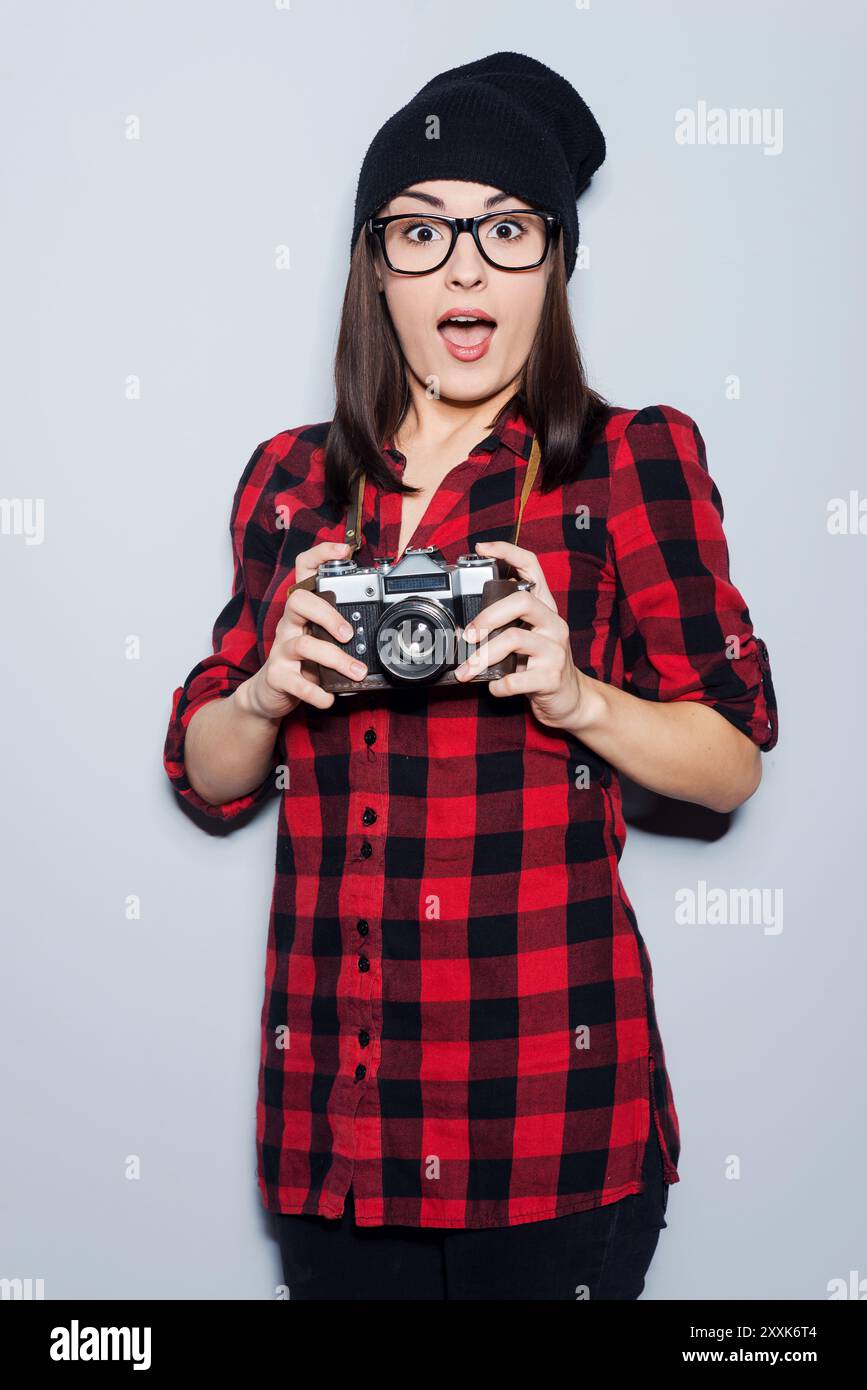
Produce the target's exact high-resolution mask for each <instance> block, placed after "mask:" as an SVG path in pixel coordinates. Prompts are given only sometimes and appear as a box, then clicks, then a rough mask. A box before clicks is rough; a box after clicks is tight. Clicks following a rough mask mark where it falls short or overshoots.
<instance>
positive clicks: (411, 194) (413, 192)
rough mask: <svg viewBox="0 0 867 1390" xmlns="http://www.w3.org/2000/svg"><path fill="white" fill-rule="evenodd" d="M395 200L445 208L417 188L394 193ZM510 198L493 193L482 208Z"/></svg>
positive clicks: (504, 201)
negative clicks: (406, 199)
mask: <svg viewBox="0 0 867 1390" xmlns="http://www.w3.org/2000/svg"><path fill="white" fill-rule="evenodd" d="M395 198H419V199H420V200H421V202H423V203H427V205H428V207H432V208H444V207H445V203H444V202H443V200H442V198H435V197H434V195H433V194H432V193H422V191H421V189H417V188H406V189H404V190H403V192H402V193H396V194H395ZM510 198H511V194H510V193H494V194H493V195H492V196H491V197H490V198H486V199H485V201H484V204H483V206H484V207H486V208H494V207H496V206H497V204H498V203H507V202H508V201H509V199H510ZM519 201H520V200H519Z"/></svg>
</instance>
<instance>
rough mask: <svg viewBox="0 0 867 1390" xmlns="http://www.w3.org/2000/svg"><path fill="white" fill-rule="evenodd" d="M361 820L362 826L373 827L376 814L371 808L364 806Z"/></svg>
mask: <svg viewBox="0 0 867 1390" xmlns="http://www.w3.org/2000/svg"><path fill="white" fill-rule="evenodd" d="M361 819H362V823H363V824H364V825H373V822H374V821H375V820H376V812H375V811H374V809H373V807H372V806H365V808H364V811H363V813H362V817H361Z"/></svg>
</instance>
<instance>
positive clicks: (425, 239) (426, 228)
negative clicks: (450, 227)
mask: <svg viewBox="0 0 867 1390" xmlns="http://www.w3.org/2000/svg"><path fill="white" fill-rule="evenodd" d="M398 225H399V226H400V234H401V236H402V237H403V238H404V239H405V240H406V241H411V242H414V243H415V245H416V246H429V245H430V244H431V242H432V241H442V232H440V231H439V229H438V228H437V227H434V226H433V225H432V224H431V223H430V222H423V221H419V222H410V223H405V222H401V223H399V224H398ZM416 232H419V233H422V234H423V235H420V236H416V235H415V233H416Z"/></svg>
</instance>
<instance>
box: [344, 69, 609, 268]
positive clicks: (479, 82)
mask: <svg viewBox="0 0 867 1390" xmlns="http://www.w3.org/2000/svg"><path fill="white" fill-rule="evenodd" d="M431 116H435V117H437V120H438V127H434V128H432V127H431V125H430V118H431ZM431 133H435V134H437V135H438V138H436V139H432V138H429V135H430V134H431ZM604 158H605V139H604V137H603V134H602V131H601V130H600V129H599V126H598V124H597V122H596V120H595V118H594V116H593V113H592V112H591V111H590V108H589V107H588V106H587V104H586V102H584V101H583V100H582V98H581V97H580V96H579V95H578V93H577V92H576V90H575V88H574V87H573V86H572V84H571V83H570V82H567V80H566V78H565V77H561V76H560V75H559V73H556V72H554V71H553V70H552V69H551V68H549V67H547V66H546V65H545V64H544V63H540V62H539V61H538V59H536V58H529V57H527V55H526V54H524V53H492V54H490V55H489V56H488V57H487V58H479V59H478V60H477V61H476V62H474V63H465V64H464V66H463V67H459V68H451V69H449V71H448V72H442V73H440V74H439V76H438V77H433V78H431V80H430V82H428V83H426V84H425V86H424V87H422V88H421V90H420V91H419V92H417V93H416V95H415V96H414V97H413V98H412V100H411V101H409V102H407V104H406V106H403V107H401V109H400V110H399V111H397V112H396V113H395V114H394V115H393V116H391V117H390V118H389V119H388V120H387V121H386V122H385V124H384V125H383V126H382V128H381V129H380V130H379V131H378V132H377V134H376V135H375V136H374V138H373V140H372V142H371V144H370V147H369V148H368V151H367V153H366V155H365V156H364V162H363V164H362V166H361V174H360V175H359V179H358V189H357V192H356V195H355V220H354V225H353V229H352V241H351V246H353V247H354V246H355V243H356V241H357V239H358V235H359V233H360V231H361V229H362V227H363V226H364V223H365V221H366V220H367V218H368V217H372V216H373V215H374V213H375V212H376V211H377V210H378V209H379V208H381V207H382V206H383V204H384V203H387V202H388V201H389V199H391V198H394V197H395V196H396V195H397V194H398V193H400V192H401V191H402V190H403V189H404V188H407V187H409V186H410V185H411V184H413V183H420V182H421V181H422V180H425V179H467V180H470V181H471V182H473V183H487V184H491V185H493V186H494V187H495V188H501V189H503V191H504V192H506V193H511V194H513V195H514V197H516V198H521V199H522V200H523V201H524V202H526V203H536V204H538V205H540V206H542V207H546V208H550V209H551V210H552V211H554V212H559V213H560V215H561V217H562V219H563V236H564V248H563V249H564V255H565V262H566V278H567V280H568V279H569V278H570V276H571V274H572V271H573V270H574V269H575V260H576V258H577V255H578V214H577V210H576V207H575V203H576V199H577V197H578V195H579V193H580V192H581V191H582V189H584V188H585V187H586V186H587V184H588V183H589V182H590V179H591V178H592V176H593V174H594V173H595V172H596V170H597V169H598V168H599V165H600V164H601V163H602V161H603V160H604Z"/></svg>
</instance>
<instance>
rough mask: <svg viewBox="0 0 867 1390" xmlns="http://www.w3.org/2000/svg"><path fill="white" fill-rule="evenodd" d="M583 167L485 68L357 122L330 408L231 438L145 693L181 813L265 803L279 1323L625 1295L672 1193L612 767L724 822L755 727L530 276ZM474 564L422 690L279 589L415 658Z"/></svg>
mask: <svg viewBox="0 0 867 1390" xmlns="http://www.w3.org/2000/svg"><path fill="white" fill-rule="evenodd" d="M604 149H605V147H604V141H603V138H602V134H601V131H600V130H599V127H598V126H597V124H596V122H595V120H594V118H593V117H592V115H591V113H590V112H589V110H588V108H587V107H586V105H585V104H584V102H583V101H582V99H581V98H580V96H579V95H578V93H577V92H575V91H574V89H573V88H572V87H571V85H570V84H569V83H568V82H566V81H565V79H563V78H562V77H559V76H558V75H557V74H556V73H553V72H552V71H551V70H550V69H549V68H547V67H545V66H544V65H543V64H541V63H538V62H536V61H535V60H533V59H531V58H527V57H524V56H523V55H520V54H508V53H506V54H495V55H492V56H491V57H489V58H486V59H483V60H480V61H479V62H476V63H471V64H468V65H467V66H465V67H463V68H458V69H455V70H452V71H450V72H447V73H444V74H442V75H440V76H439V77H438V78H435V79H434V80H433V81H432V82H431V83H429V84H428V85H427V86H426V87H425V88H423V89H422V91H421V92H420V93H419V94H418V95H417V97H415V98H414V99H413V101H411V102H410V103H409V104H408V105H407V106H406V107H404V108H403V109H402V110H401V111H399V112H398V113H397V115H396V116H394V117H392V118H391V120H390V121H388V122H386V124H385V126H383V128H382V130H381V131H380V132H379V134H378V135H377V137H376V139H375V140H374V142H373V143H372V145H371V146H370V149H369V150H368V153H367V155H366V157H365V161H364V165H363V168H362V172H361V177H360V179H359V185H358V192H357V199H356V210H355V211H356V217H355V226H354V231H353V239H352V247H353V249H352V257H351V266H350V272H349V281H348V285H347V290H346V296H345V303H344V310H343V320H342V324H341V331H340V337H339V343H338V349H337V360H336V408H335V412H334V417H333V419H332V420H331V421H329V422H327V423H324V424H318V425H312V426H309V427H307V428H300V429H289V430H286V431H284V432H282V433H280V434H278V435H276V436H275V437H274V438H272V439H269V440H267V441H266V442H264V443H262V444H260V445H259V446H258V448H257V449H256V450H255V451H254V453H253V455H252V457H251V459H250V460H249V463H248V464H247V466H246V468H245V470H244V473H243V476H242V477H241V480H240V482H239V484H238V487H237V490H236V493H235V498H234V504H233V507H232V514H231V534H232V540H233V546H234V559H235V578H234V586H233V593H232V597H231V599H230V601H229V603H228V604H227V606H226V607H225V608H224V610H223V612H222V613H221V614H220V616H219V617H218V619H217V621H216V625H215V628H214V641H213V648H214V650H213V654H212V655H209V656H207V657H205V658H204V660H202V661H201V662H199V664H198V665H197V666H196V667H195V668H194V669H193V670H192V671H191V672H190V674H189V676H188V677H187V679H186V681H185V683H184V685H183V686H182V687H179V688H178V689H177V690H176V691H175V694H174V700H173V707H172V714H171V721H170V725H169V730H168V736H167V740H166V748H165V762H166V769H167V771H168V774H169V776H170V777H171V779H172V781H173V782H174V784H175V785H176V787H177V788H178V790H179V791H180V792H181V794H182V795H183V797H184V798H185V799H186V800H187V801H188V802H189V803H191V804H192V805H194V806H196V807H198V808H199V809H200V810H202V811H204V812H205V813H207V814H208V815H210V816H215V817H218V818H220V819H222V820H232V819H234V818H235V817H237V816H238V815H239V814H240V813H242V812H243V811H245V810H246V809H247V808H248V807H250V806H252V805H254V804H256V803H258V802H260V801H262V800H263V799H264V798H265V797H266V796H267V795H269V793H271V792H272V791H273V790H274V789H275V787H278V788H279V791H280V810H279V833H278V845H277V866H276V880H275V885H274V894H273V901H272V909H271V919H270V930H269V939H268V950H267V966H266V989H265V1001H264V1006H263V1010H262V1018H261V1024H262V1050H261V1068H260V1083H259V1100H258V1110H257V1119H258V1127H257V1141H258V1142H257V1151H258V1160H259V1167H258V1173H259V1186H260V1190H261V1195H262V1200H263V1202H264V1204H265V1206H266V1208H267V1209H268V1210H270V1211H271V1212H273V1213H274V1214H275V1222H276V1224H277V1227H278V1236H279V1240H280V1248H281V1252H282V1259H283V1268H284V1275H285V1281H286V1284H287V1285H288V1289H289V1297H290V1298H293V1299H298V1298H301V1299H328V1298H341V1299H371V1298H375V1299H440V1300H441V1299H445V1298H448V1299H569V1300H572V1299H576V1298H577V1299H582V1298H590V1299H599V1298H603V1299H604V1298H616V1299H635V1298H638V1297H639V1295H640V1293H641V1292H642V1289H643V1287H644V1276H645V1273H646V1271H647V1268H648V1265H649V1263H650V1260H651V1258H652V1255H653V1253H654V1250H655V1248H656V1245H657V1241H658V1238H659V1232H660V1230H661V1229H663V1228H664V1227H665V1226H666V1224H667V1223H666V1217H665V1212H666V1209H667V1208H666V1201H667V1195H668V1190H669V1186H670V1185H671V1184H672V1183H675V1182H677V1181H678V1180H679V1174H678V1171H677V1162H678V1158H679V1152H680V1134H679V1126H678V1119H677V1114H676V1110H675V1107H674V1102H673V1097H672V1091H671V1086H670V1083H669V1077H668V1072H667V1069H666V1061H665V1053H664V1049H663V1045H662V1040H661V1037H660V1033H659V1030H658V1027H657V1021H656V1015H655V1010H654V1002H653V978H652V971H651V965H650V960H649V957H648V953H647V950H646V947H645V944H644V940H643V938H642V936H641V934H640V932H639V930H638V924H637V921H636V917H635V914H634V912H633V909H632V905H631V903H630V900H629V898H628V896H627V893H626V891H625V889H624V887H623V885H622V883H621V881H620V877H619V873H618V861H619V859H620V856H621V854H622V850H623V843H624V836H625V828H624V823H623V819H622V814H621V798H620V787H619V776H618V774H619V773H621V772H622V773H626V774H628V776H630V777H631V778H633V779H634V780H636V781H637V782H639V783H642V784H643V785H644V786H646V787H648V788H651V789H652V790H654V791H657V792H659V793H662V794H664V795H666V796H669V797H675V798H680V799H683V800H687V801H692V802H696V803H699V804H702V805H705V806H708V807H713V808H714V809H716V810H718V811H720V812H727V811H731V810H733V809H734V808H735V807H737V806H738V805H740V804H741V803H742V802H743V801H745V800H746V799H747V798H748V797H749V796H751V795H752V794H753V792H754V791H755V790H756V788H757V787H758V784H759V781H760V778H761V770H760V750H761V749H764V750H767V749H770V748H771V747H773V746H774V743H775V742H776V737H777V722H776V707H775V702H774V694H773V687H772V682H771V674H770V666H769V662H768V654H767V648H766V647H765V645H764V643H763V642H762V641H761V640H760V639H759V638H757V637H756V636H755V634H754V632H753V628H752V625H751V622H750V617H749V612H748V609H747V605H746V603H745V601H744V599H743V597H742V595H741V594H740V593H739V591H738V589H737V588H736V587H735V586H734V584H733V583H732V580H731V578H730V576H729V566H728V552H727V546H726V540H725V536H724V533H723V528H722V519H723V508H722V502H721V499H720V495H719V492H718V490H717V488H716V485H715V484H714V482H713V481H712V479H711V477H710V475H709V473H708V468H707V462H706V457H705V447H704V441H703V440H702V437H701V434H700V433H699V430H698V427H697V426H696V424H695V422H694V421H693V420H692V419H691V418H690V417H689V416H688V415H685V414H684V413H683V412H681V411H679V410H677V409H675V408H674V407H672V406H668V405H651V406H647V407H645V408H644V409H637V410H636V409H627V408H624V407H619V406H611V405H609V404H608V403H607V402H606V401H604V400H603V399H602V398H601V397H600V396H599V395H597V394H596V393H595V392H593V391H592V390H590V389H589V388H588V386H587V384H586V381H585V376H584V372H583V368H582V363H581V359H580V355H579V351H578V347H577V344H576V341H575V337H574V333H573V329H572V324H571V320H570V315H569V307H568V300H567V282H568V279H569V277H570V275H571V273H572V270H573V268H574V264H575V258H576V247H577V241H578V222H577V215H576V197H577V194H578V193H579V192H580V191H581V189H582V188H583V187H584V186H585V185H586V183H587V182H588V180H589V179H590V177H591V175H592V173H593V172H594V170H595V169H596V168H598V166H599V164H600V163H601V162H602V159H603V157H604ZM362 482H363V484H364V487H363V490H362V489H361V488H360V484H361V483H362ZM518 521H520V531H519V533H518V538H517V543H516V541H515V529H516V523H518ZM428 547H432V548H433V550H432V551H431V552H428V551H427V548H428ZM416 550H420V551H422V552H425V553H424V554H423V555H422V556H421V564H420V565H419V566H416V569H415V573H413V572H412V570H410V572H409V573H408V574H407V571H406V567H404V569H403V570H400V571H397V573H395V570H394V565H395V561H397V560H399V559H402V558H404V557H406V556H408V554H409V552H410V551H416ZM431 555H432V556H433V559H430V558H429V556H431ZM462 556H463V557H466V556H476V557H478V558H477V560H475V561H472V562H470V563H469V564H468V562H467V561H466V560H464V561H462V562H461V564H459V563H458V562H459V559H460V557H462ZM409 558H410V559H413V557H412V555H409ZM340 561H344V562H346V563H345V564H343V565H341V564H335V562H340ZM375 561H376V562H378V563H376V564H375V563H374V562H375ZM383 561H385V563H383ZM483 561H488V562H490V561H497V562H499V566H498V568H497V573H498V574H500V576H501V577H502V576H506V577H510V578H511V579H512V581H513V582H512V583H511V584H509V585H507V586H506V587H505V589H501V590H500V591H499V593H498V596H496V597H495V598H494V599H493V601H490V600H489V601H488V602H487V604H486V606H484V607H483V608H482V610H481V612H476V616H475V617H474V618H473V619H472V621H471V622H469V623H466V625H465V629H464V630H462V631H461V630H460V623H458V628H459V632H458V635H459V636H462V637H463V638H464V639H466V640H465V642H464V644H463V645H462V646H461V648H460V650H459V652H458V654H457V658H456V659H459V665H458V668H457V671H456V672H455V671H454V670H453V667H454V661H453V662H452V665H451V666H446V667H445V668H444V669H443V671H442V672H441V677H440V678H438V679H427V680H422V681H419V680H410V679H407V678H404V677H399V678H394V676H393V674H392V675H391V676H386V678H385V679H380V680H379V682H377V683H370V682H368V683H365V678H366V677H369V676H370V675H375V674H379V675H380V676H381V675H382V668H381V664H380V656H381V648H380V647H379V646H378V645H377V631H378V628H377V624H378V623H379V622H380V620H381V618H382V609H381V608H378V607H376V600H375V598H371V601H370V604H369V605H367V606H365V605H364V604H362V603H361V600H360V599H356V598H352V599H350V602H349V604H348V606H347V605H346V604H344V605H343V608H342V610H340V609H338V608H337V607H336V606H335V604H334V603H332V602H329V601H328V600H327V599H326V598H325V597H323V595H322V593H320V592H317V588H316V576H317V574H318V572H319V566H321V565H324V564H327V565H329V566H330V568H329V570H328V571H326V572H325V573H329V574H331V576H332V578H331V580H330V581H329V583H330V584H331V585H332V586H333V591H334V590H336V587H337V584H338V581H339V580H340V579H341V578H346V576H347V575H348V576H350V577H351V576H353V575H355V574H357V573H358V571H357V570H354V569H352V568H351V566H352V565H353V564H354V565H355V566H358V567H362V569H363V571H364V572H363V573H362V574H361V575H360V579H361V580H362V581H365V583H366V585H367V588H366V589H364V592H365V594H367V595H369V596H370V595H376V596H380V597H381V595H382V594H383V592H384V590H385V588H386V587H387V585H388V581H389V577H390V576H392V575H393V576H394V581H397V582H396V584H395V582H394V581H393V582H392V588H391V589H390V590H389V594H390V595H391V597H390V600H389V601H390V602H392V603H394V602H403V603H405V604H407V605H409V610H411V609H412V606H413V605H415V610H414V617H413V624H414V625H413V626H412V629H411V639H412V641H413V642H415V641H416V639H418V640H419V642H421V639H422V638H423V637H425V636H429V635H430V630H429V627H430V625H433V626H434V627H435V626H436V614H434V616H433V617H431V612H432V606H433V608H436V606H437V604H439V610H440V612H441V611H442V607H443V593H444V589H443V575H447V574H454V573H455V572H456V571H460V572H461V573H462V574H463V575H464V576H466V575H467V574H468V573H472V572H473V570H474V566H475V565H481V564H482V563H483ZM438 562H439V563H438ZM448 566H452V567H455V569H453V570H448V569H447V568H444V567H448ZM492 573H493V571H492ZM401 576H404V577H401ZM448 583H449V584H450V583H451V580H449V581H448ZM380 585H381V586H382V587H379V586H380ZM328 587H329V584H328V583H325V584H323V588H325V589H327V588H328ZM395 589H396V590H397V599H395V597H394V592H395ZM351 592H352V593H354V594H356V595H357V594H358V593H360V592H362V590H360V589H359V588H358V587H356V588H354V589H353V590H352V591H351ZM450 593H451V591H450V590H449V597H450ZM338 601H339V598H338ZM356 602H358V603H359V605H360V606H359V608H358V609H357V610H356V608H355V603H356ZM362 610H363V611H362ZM409 610H408V611H409ZM456 611H457V610H456ZM461 611H462V610H461ZM467 651H471V652H474V653H475V654H473V655H471V656H470V657H469V659H468V660H462V659H460V658H461V657H462V656H463V654H464V653H465V652H467ZM383 660H387V658H386V657H383ZM503 662H505V663H506V666H505V667H503V666H498V663H503ZM509 663H511V667H514V669H511V667H510V665H509ZM494 667H497V668H498V670H499V672H500V674H498V675H497V674H496V672H493V671H492V668H494ZM504 670H505V674H503V673H502V672H503V671H504ZM443 675H444V676H445V677H446V678H445V679H442V676H443ZM492 675H496V678H493V679H492V678H491V676H492ZM335 681H341V682H342V683H343V685H344V688H345V689H346V690H347V691H349V692H350V693H348V694H342V695H340V696H336V695H335V694H334V693H333V691H332V690H330V689H328V688H326V687H327V686H328V685H330V684H333V683H334V682H335Z"/></svg>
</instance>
